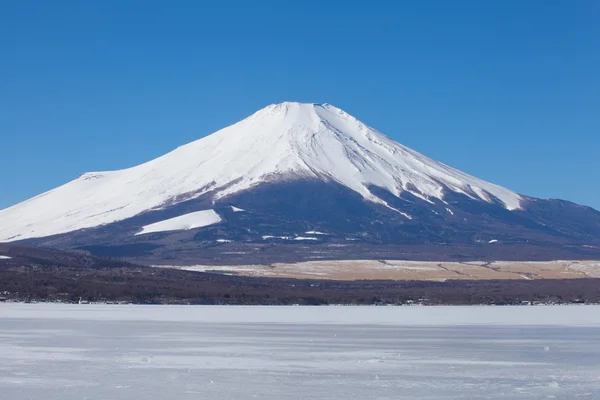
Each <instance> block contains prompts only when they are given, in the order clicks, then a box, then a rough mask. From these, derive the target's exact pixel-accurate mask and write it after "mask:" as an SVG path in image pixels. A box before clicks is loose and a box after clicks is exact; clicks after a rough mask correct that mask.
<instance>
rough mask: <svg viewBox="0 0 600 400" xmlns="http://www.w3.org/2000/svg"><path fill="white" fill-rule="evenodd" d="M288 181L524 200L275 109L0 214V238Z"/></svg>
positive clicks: (334, 126)
mask: <svg viewBox="0 0 600 400" xmlns="http://www.w3.org/2000/svg"><path fill="white" fill-rule="evenodd" d="M291 178H317V179H322V180H331V181H335V182H338V183H340V184H342V185H344V186H346V187H348V188H350V189H352V190H353V191H355V192H358V193H360V194H361V195H362V196H363V197H364V198H365V199H367V200H369V201H373V202H377V203H380V204H384V205H387V203H385V201H384V200H382V199H380V198H378V197H377V196H375V195H374V194H372V193H371V192H370V191H369V189H368V187H369V186H370V185H375V186H379V187H382V188H385V189H387V190H388V191H390V192H391V193H394V194H395V195H399V194H401V193H402V192H410V193H413V194H414V195H416V196H418V197H420V198H422V199H425V200H430V199H433V198H437V199H442V200H443V196H444V190H446V188H447V189H450V190H452V191H455V192H458V193H462V194H465V195H467V196H469V197H471V198H474V199H480V200H482V201H486V202H492V201H495V199H497V200H499V201H500V202H502V203H503V204H504V206H505V207H506V208H507V209H509V210H514V209H518V208H520V202H521V197H520V196H519V195H518V194H516V193H514V192H512V191H510V190H507V189H504V188H502V187H500V186H497V185H494V184H491V183H488V182H485V181H483V180H481V179H478V178H475V177H472V176H470V175H467V174H465V173H462V172H460V171H458V170H455V169H453V168H450V167H448V166H446V165H444V164H441V163H439V162H437V161H434V160H431V159H429V158H427V157H425V156H423V155H422V154H420V153H417V152H415V151H413V150H411V149H409V148H407V147H405V146H403V145H401V144H399V143H397V142H394V141H393V140H391V139H389V138H387V137H386V136H384V135H383V134H381V133H379V132H378V131H376V130H375V129H373V128H370V127H368V126H366V125H365V124H363V123H362V122H360V121H358V120H357V119H355V118H354V117H352V116H350V115H348V114H347V113H345V112H344V111H342V110H340V109H338V108H336V107H333V106H331V105H328V104H301V103H281V104H274V105H270V106H268V107H266V108H264V109H262V110H260V111H258V112H256V113H254V114H253V115H251V116H250V117H248V118H246V119H244V120H242V121H240V122H238V123H236V124H234V125H231V126H229V127H227V128H224V129H222V130H220V131H218V132H216V133H214V134H212V135H210V136H207V137H205V138H203V139H200V140H197V141H195V142H192V143H189V144H187V145H184V146H181V147H179V148H177V149H175V150H174V151H172V152H170V153H168V154H166V155H164V156H162V157H159V158H157V159H154V160H152V161H150V162H147V163H144V164H141V165H138V166H136V167H133V168H129V169H124V170H120V171H109V172H96V173H87V174H84V175H82V176H81V177H79V178H78V179H76V180H74V181H72V182H69V183H67V184H65V185H63V186H61V187H58V188H56V189H54V190H51V191H49V192H46V193H44V194H41V195H39V196H37V197H34V198H32V199H30V200H27V201H25V202H23V203H20V204H17V205H16V206H13V207H10V208H8V209H5V210H2V211H0V241H14V240H21V239H26V238H33V237H43V236H49V235H53V234H59V233H65V232H70V231H74V230H78V229H83V228H90V227H95V226H99V225H104V224H108V223H112V222H115V221H120V220H124V219H127V218H130V217H133V216H135V215H137V214H140V213H142V212H144V211H148V210H152V209H161V208H164V207H166V206H167V205H172V204H176V203H178V202H181V201H184V200H189V199H191V198H195V197H198V196H201V195H203V194H205V193H207V192H213V193H215V195H214V199H215V200H218V199H221V198H223V197H225V196H228V195H230V194H233V193H236V192H239V191H243V190H245V189H248V188H250V187H253V186H255V185H257V184H259V183H261V182H267V181H275V180H278V179H291ZM494 198H495V199H494ZM407 218H408V216H407Z"/></svg>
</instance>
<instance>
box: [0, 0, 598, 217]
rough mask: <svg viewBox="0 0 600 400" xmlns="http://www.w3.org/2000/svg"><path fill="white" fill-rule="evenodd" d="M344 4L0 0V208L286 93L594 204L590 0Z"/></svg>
mask: <svg viewBox="0 0 600 400" xmlns="http://www.w3.org/2000/svg"><path fill="white" fill-rule="evenodd" d="M359 3H360V4H357V5H350V4H349V2H347V1H337V0H330V1H326V2H324V1H309V0H305V1H302V2H284V1H281V0H278V1H221V0H220V1H210V2H208V1H181V0H177V1H152V0H144V1H141V0H140V1H134V0H103V1H83V0H81V1H66V0H57V1H43V0H37V1H31V0H19V1H1V0H0V208H4V207H8V206H10V205H12V204H15V203H17V202H19V201H22V200H25V199H27V198H29V197H31V196H34V195H36V194H39V193H41V192H43V191H46V190H49V189H51V188H53V187H56V186H58V185H60V184H63V183H66V182H67V181H69V180H72V179H74V178H76V177H77V176H78V175H80V174H81V173H84V172H88V171H101V170H110V169H120V168H125V167H130V166H133V165H136V164H139V163H141V162H144V161H148V160H150V159H152V158H155V157H157V156H159V155H162V154H163V153H166V152H168V151H170V150H172V149H174V148H175V147H177V146H179V145H182V144H185V143H187V142H190V141H193V140H196V139H199V138H201V137H203V136H205V135H207V134H210V133H212V132H213V131H215V130H217V129H219V128H222V127H224V126H226V125H229V124H231V123H233V122H236V121H237V120H239V119H242V118H244V117H246V116H248V115H249V114H251V113H252V112H254V111H256V110H258V109H260V108H262V107H264V106H266V105H268V104H271V103H278V102H281V101H286V100H289V101H302V102H323V103H331V104H333V105H335V106H337V107H340V108H342V109H344V110H345V111H347V112H349V113H350V114H352V115H354V116H356V117H357V118H359V119H361V120H362V121H363V122H365V123H367V124H368V125H371V126H373V127H375V128H377V129H379V130H380V131H382V132H383V133H385V134H387V135H388V136H390V137H392V138H393V139H395V140H397V141H399V142H401V143H403V144H405V145H407V146H409V147H412V148H413V149H415V150H417V151H420V152H422V153H424V154H425V155H428V156H429V157H432V158H435V159H438V160H440V161H442V162H444V163H446V164H449V165H451V166H453V167H456V168H458V169H461V170H463V171H464V172H467V173H470V174H473V175H475V176H478V177H480V178H483V179H486V180H489V181H491V182H494V183H497V184H500V185H503V186H506V187H508V188H510V189H513V190H515V191H518V192H520V193H524V194H528V195H532V196H537V197H543V198H549V197H550V198H564V199H567V200H571V201H575V202H578V203H582V204H586V205H590V206H593V207H595V208H596V209H600V23H598V21H600V2H598V1H596V0H577V1H567V0H561V1H554V0H545V1H542V0H496V1H492V0H490V1H482V0H472V1H471V0H459V1H446V0H440V1H399V2H396V4H393V2H391V1H378V0H371V1H364V2H359Z"/></svg>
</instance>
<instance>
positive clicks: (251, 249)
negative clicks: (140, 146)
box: [0, 102, 600, 262]
mask: <svg viewBox="0 0 600 400" xmlns="http://www.w3.org/2000/svg"><path fill="white" fill-rule="evenodd" d="M0 241H3V242H14V241H18V242H23V243H24V244H28V245H35V246H46V247H55V248H61V249H84V250H88V251H90V252H92V253H94V254H100V255H104V256H123V257H130V258H141V259H143V260H148V261H166V260H178V261H185V262H194V261H198V260H203V261H206V262H210V261H213V262H216V261H217V260H218V261H224V260H231V262H249V261H251V260H254V259H261V260H262V261H264V259H267V260H269V259H273V260H275V259H288V258H291V259H315V258H340V257H341V258H355V257H356V256H358V255H365V256H369V257H374V258H378V256H379V255H381V254H385V255H386V257H388V258H389V257H390V256H391V257H398V258H415V257H417V258H423V257H426V258H448V257H455V258H461V257H462V258H464V259H468V258H480V259H482V258H490V257H492V258H498V259H501V258H523V257H528V258H532V259H540V258H548V257H553V258H554V257H563V258H590V257H596V256H598V254H600V213H599V212H598V211H596V210H593V209H591V208H589V207H584V206H579V205H576V204H573V203H570V202H566V201H562V200H542V199H536V198H532V197H528V196H524V195H521V194H517V193H515V192H513V191H511V190H508V189H505V188H503V187H500V186H498V185H494V184H492V183H489V182H486V181H484V180H481V179H478V178H475V177H473V176H470V175H468V174H465V173H463V172H460V171H458V170H456V169H453V168H451V167H449V166H446V165H444V164H442V163H439V162H437V161H434V160H432V159H430V158H427V157H425V156H424V155H422V154H420V153H418V152H416V151H414V150H411V149H409V148H407V147H405V146H403V145H401V144H399V143H397V142H395V141H393V140H391V139H389V138H388V137H386V136H385V135H383V134H382V133H380V132H378V131H377V130H375V129H373V128H371V127H369V126H367V125H365V124H364V123H362V122H361V121H359V120H357V119H356V118H354V117H352V116H351V115H349V114H347V113H346V112H344V111H342V110H340V109H338V108H336V107H334V106H331V105H329V104H301V103H291V102H286V103H281V104H273V105H270V106H268V107H266V108H264V109H262V110H259V111H258V112H256V113H254V114H253V115H251V116H249V117H248V118H246V119H244V120H242V121H240V122H238V123H236V124H234V125H231V126H229V127H227V128H224V129H222V130H220V131H218V132H216V133H214V134H212V135H209V136H207V137H205V138H203V139H200V140H197V141H195V142H192V143H189V144H187V145H184V146H181V147H179V148H177V149H175V150H174V151H172V152H170V153H168V154H166V155H164V156H162V157H159V158H157V159H155V160H152V161H149V162H147V163H144V164H141V165H138V166H136V167H133V168H129V169H125V170H120V171H108V172H93V173H86V174H84V175H82V176H80V177H79V178H77V179H76V180H74V181H72V182H69V183H67V184H65V185H63V186H61V187H58V188H56V189H54V190H51V191H49V192H46V193H44V194H41V195H39V196H37V197H34V198H32V199H30V200H27V201H25V202H23V203H20V204H17V205H15V206H13V207H10V208H7V209H5V210H2V211H0Z"/></svg>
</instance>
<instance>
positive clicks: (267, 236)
mask: <svg viewBox="0 0 600 400" xmlns="http://www.w3.org/2000/svg"><path fill="white" fill-rule="evenodd" d="M262 238H263V240H267V239H281V240H292V237H291V236H271V235H265V236H263V237H262Z"/></svg>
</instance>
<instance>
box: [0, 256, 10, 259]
mask: <svg viewBox="0 0 600 400" xmlns="http://www.w3.org/2000/svg"><path fill="white" fill-rule="evenodd" d="M0 260H10V257H9V256H0Z"/></svg>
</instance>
